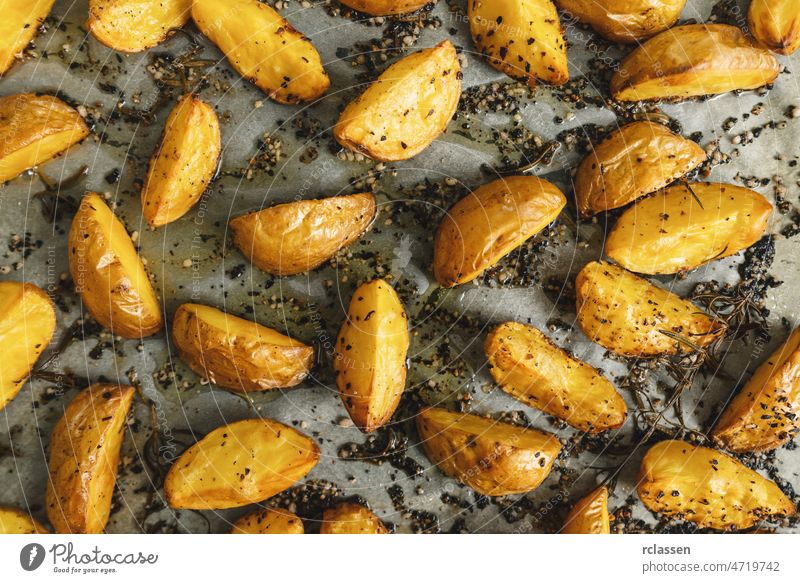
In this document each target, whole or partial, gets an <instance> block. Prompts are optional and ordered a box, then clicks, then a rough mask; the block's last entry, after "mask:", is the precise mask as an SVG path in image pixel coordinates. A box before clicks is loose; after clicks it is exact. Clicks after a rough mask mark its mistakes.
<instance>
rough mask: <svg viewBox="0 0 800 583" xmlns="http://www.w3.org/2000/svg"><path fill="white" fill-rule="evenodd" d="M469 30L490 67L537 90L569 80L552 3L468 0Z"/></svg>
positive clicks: (562, 44)
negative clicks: (540, 85) (539, 84)
mask: <svg viewBox="0 0 800 583" xmlns="http://www.w3.org/2000/svg"><path fill="white" fill-rule="evenodd" d="M467 7H468V18H469V28H470V31H471V32H472V39H473V40H474V41H475V45H476V46H477V47H478V50H479V51H480V52H481V53H482V54H483V55H484V56H485V57H486V58H487V60H488V62H489V64H490V65H491V66H492V67H494V68H495V69H497V70H498V71H502V72H503V73H505V74H506V75H508V76H509V77H513V78H515V79H520V80H521V81H525V82H526V83H527V84H528V85H529V86H530V87H536V82H537V79H538V80H540V81H543V82H545V83H548V84H551V85H563V84H564V83H566V82H567V81H569V71H568V70H567V43H566V42H565V41H564V34H563V30H562V29H561V22H560V21H559V19H558V11H557V10H556V7H555V4H553V2H552V0H468V2H467Z"/></svg>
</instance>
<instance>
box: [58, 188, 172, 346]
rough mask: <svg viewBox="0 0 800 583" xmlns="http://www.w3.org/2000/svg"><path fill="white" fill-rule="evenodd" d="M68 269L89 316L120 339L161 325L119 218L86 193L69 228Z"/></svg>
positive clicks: (158, 310)
mask: <svg viewBox="0 0 800 583" xmlns="http://www.w3.org/2000/svg"><path fill="white" fill-rule="evenodd" d="M69 269H70V273H71V274H72V280H73V282H75V289H76V291H77V292H78V293H79V294H80V295H81V299H82V300H83V303H84V305H85V306H86V307H87V309H88V310H89V312H90V313H91V314H92V316H93V317H94V319H95V320H97V321H98V322H99V323H100V324H101V325H103V326H105V327H106V328H108V329H109V330H111V331H112V332H113V333H114V334H117V335H119V336H123V337H125V338H141V337H144V336H150V335H151V334H155V333H156V332H158V331H159V330H160V329H161V323H162V322H161V306H160V305H159V303H158V299H157V298H156V294H155V292H154V291H153V286H152V284H151V283H150V279H149V278H148V277H147V272H145V270H144V265H143V264H142V260H141V259H140V258H139V255H138V253H137V252H136V248H135V247H134V246H133V242H132V241H131V238H130V236H129V235H128V232H127V231H126V230H125V226H124V225H123V224H122V222H121V221H120V220H119V219H118V218H117V217H116V216H114V213H112V212H111V209H110V208H108V205H107V204H106V203H105V201H104V200H103V199H102V198H101V197H100V195H98V194H96V193H94V192H90V193H89V194H87V195H86V196H84V197H83V200H81V205H80V207H79V208H78V212H77V213H76V214H75V218H73V219H72V227H71V228H70V231H69Z"/></svg>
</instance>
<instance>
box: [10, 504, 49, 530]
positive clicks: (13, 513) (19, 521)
mask: <svg viewBox="0 0 800 583" xmlns="http://www.w3.org/2000/svg"><path fill="white" fill-rule="evenodd" d="M49 533H50V531H49V530H47V528H45V527H44V526H43V525H42V524H41V523H40V522H39V521H38V520H36V519H35V518H34V517H33V516H31V515H29V514H28V513H27V512H23V511H22V510H17V509H16V508H6V507H3V506H0V534H49Z"/></svg>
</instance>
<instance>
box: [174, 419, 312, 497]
mask: <svg viewBox="0 0 800 583" xmlns="http://www.w3.org/2000/svg"><path fill="white" fill-rule="evenodd" d="M318 461H319V447H317V444H316V443H315V442H314V440H312V439H311V438H310V437H308V436H306V435H304V434H302V433H300V432H299V431H296V430H294V429H292V428H291V427H289V426H288V425H284V424H283V423H279V422H278V421H274V420H272V419H245V420H244V421H237V422H235V423H231V424H229V425H223V426H222V427H218V428H217V429H215V430H213V431H212V432H211V433H209V434H208V435H206V436H205V437H204V438H202V439H201V440H200V441H198V442H197V443H195V444H194V445H193V446H191V447H190V448H189V449H187V450H186V451H185V452H184V453H183V454H181V456H180V457H179V458H178V459H177V460H176V461H175V463H174V464H173V465H172V467H171V468H170V470H169V473H167V478H166V480H165V481H164V492H165V494H166V496H167V502H168V503H169V505H170V506H172V507H173V508H191V509H194V510H217V509H224V508H238V507H240V506H246V505H247V504H255V503H256V502H260V501H262V500H266V499H267V498H270V497H271V496H274V495H275V494H278V493H280V492H283V491H284V490H286V489H287V488H289V487H291V486H292V485H293V484H294V483H295V482H297V481H298V480H301V479H302V478H303V477H304V476H305V475H306V474H307V473H308V472H310V471H311V469H312V468H313V467H314V466H315V465H317V462H318Z"/></svg>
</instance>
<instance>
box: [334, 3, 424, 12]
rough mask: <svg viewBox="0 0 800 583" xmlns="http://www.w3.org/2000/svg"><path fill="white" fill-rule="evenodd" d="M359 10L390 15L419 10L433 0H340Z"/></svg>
mask: <svg viewBox="0 0 800 583" xmlns="http://www.w3.org/2000/svg"><path fill="white" fill-rule="evenodd" d="M339 1H340V2H341V3H342V4H344V5H345V6H349V7H350V8H352V9H354V10H358V11H359V12H364V13H365V14H371V15H372V16H389V15H392V14H405V13H406V12H414V11H415V10H419V9H420V8H422V7H423V6H425V5H426V4H428V3H429V2H430V1H431V0H339Z"/></svg>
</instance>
